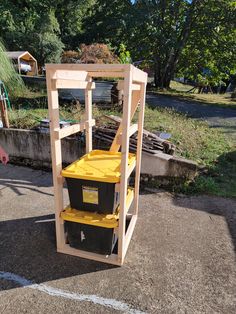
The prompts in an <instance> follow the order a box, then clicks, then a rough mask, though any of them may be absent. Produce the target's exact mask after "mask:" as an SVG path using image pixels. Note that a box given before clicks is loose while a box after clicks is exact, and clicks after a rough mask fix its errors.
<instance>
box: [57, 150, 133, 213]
mask: <svg viewBox="0 0 236 314" xmlns="http://www.w3.org/2000/svg"><path fill="white" fill-rule="evenodd" d="M134 162H135V155H134V154H129V159H128V164H129V166H132V163H134ZM120 166H121V153H120V152H110V151H103V150H93V151H91V152H90V153H89V154H86V155H85V156H83V157H82V158H81V159H79V160H77V161H75V162H73V163H72V164H71V165H69V166H68V167H66V168H65V169H63V170H62V176H63V177H65V178H66V182H67V187H68V192H69V198H70V206H71V207H72V208H74V209H78V210H82V211H90V212H97V213H100V214H113V213H114V212H115V211H116V209H117V207H118V205H119V202H120V195H119V193H118V192H116V191H115V184H116V183H119V182H120V176H121V171H120Z"/></svg>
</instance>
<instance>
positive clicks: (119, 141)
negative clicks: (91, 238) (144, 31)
mask: <svg viewBox="0 0 236 314" xmlns="http://www.w3.org/2000/svg"><path fill="white" fill-rule="evenodd" d="M96 77H116V78H121V79H122V80H121V81H119V83H118V88H119V89H120V90H121V91H122V93H123V99H124V101H123V117H122V121H121V123H120V126H119V128H118V131H117V134H116V136H115V138H114V141H113V143H112V145H111V148H110V151H114V152H117V151H119V149H120V148H121V179H120V183H119V184H116V191H120V213H119V226H118V228H117V229H116V230H115V232H116V234H117V235H118V254H111V255H109V256H104V255H100V254H95V253H91V252H85V251H82V250H78V249H75V248H72V247H70V246H69V245H68V244H66V242H65V240H66V239H65V232H64V221H63V220H62V218H61V217H60V213H61V211H62V210H63V209H64V203H63V182H64V178H63V177H62V176H61V170H62V154H61V139H62V138H64V137H66V136H69V135H72V134H74V133H76V132H78V131H81V130H85V134H86V152H87V153H88V152H90V151H91V150H92V126H93V125H94V124H95V122H94V120H93V119H92V89H93V88H94V87H95V86H94V83H93V82H92V79H93V78H96ZM46 78H47V92H48V109H49V118H50V136H51V155H52V169H53V185H54V207H55V218H56V241H57V251H58V252H60V253H65V254H70V255H75V256H79V257H82V258H87V259H92V260H96V261H100V262H105V263H110V264H114V265H119V266H120V265H122V264H123V262H124V258H125V255H126V252H127V249H128V246H129V243H130V240H131V237H132V234H133V231H134V227H135V224H136V221H137V216H138V204H139V183H140V169H141V155H142V154H141V153H142V133H143V120H144V109H145V92H146V84H147V74H146V73H145V72H143V71H141V70H139V69H137V68H136V67H134V66H132V65H130V64H47V65H46ZM76 87H77V88H81V89H84V90H85V121H82V122H81V123H79V124H75V125H72V126H70V127H67V128H65V129H60V126H59V104H58V88H76ZM137 108H139V114H138V124H133V125H131V120H132V117H133V116H134V113H135V112H136V110H137ZM136 131H138V143H137V151H136V163H135V165H133V166H132V167H129V166H128V153H129V138H130V136H131V135H132V134H134V132H136ZM135 166H136V171H135V188H134V209H133V212H132V213H130V212H129V208H130V206H131V203H132V202H129V203H127V199H126V197H127V188H128V178H129V176H130V174H131V172H132V170H134V167H135ZM127 216H130V219H131V220H130V223H129V227H128V229H127V230H126V217H127Z"/></svg>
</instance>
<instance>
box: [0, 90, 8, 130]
mask: <svg viewBox="0 0 236 314" xmlns="http://www.w3.org/2000/svg"><path fill="white" fill-rule="evenodd" d="M0 97H2V96H1V95H0ZM0 111H1V118H2V124H3V127H4V128H9V127H10V125H9V119H8V113H7V106H6V101H5V99H4V98H2V99H1V98H0Z"/></svg>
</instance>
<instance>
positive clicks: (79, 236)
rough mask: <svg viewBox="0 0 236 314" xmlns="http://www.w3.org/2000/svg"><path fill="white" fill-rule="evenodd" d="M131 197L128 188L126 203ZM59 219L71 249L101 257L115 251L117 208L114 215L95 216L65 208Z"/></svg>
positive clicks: (117, 223) (117, 224)
mask: <svg viewBox="0 0 236 314" xmlns="http://www.w3.org/2000/svg"><path fill="white" fill-rule="evenodd" d="M133 196H134V190H133V189H132V188H128V192H127V199H126V202H127V203H130V202H131V201H132V199H133ZM61 218H62V219H63V220H64V226H65V233H66V235H67V240H68V243H69V245H70V246H71V247H73V248H76V249H80V250H83V251H89V252H93V253H98V254H102V255H110V254H111V253H112V252H113V249H114V250H117V245H116V243H117V236H116V233H115V228H117V227H118V226H119V207H118V208H117V211H116V213H115V214H97V213H91V212H88V211H81V210H77V209H72V208H71V207H70V206H67V207H66V208H65V210H64V211H62V212H61ZM128 223H129V222H128ZM128 223H126V226H128ZM115 245H116V248H114V247H115Z"/></svg>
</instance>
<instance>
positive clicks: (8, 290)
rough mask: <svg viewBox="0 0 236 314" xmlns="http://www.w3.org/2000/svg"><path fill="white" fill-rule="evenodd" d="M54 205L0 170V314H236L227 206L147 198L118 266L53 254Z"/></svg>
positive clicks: (39, 189)
mask: <svg viewBox="0 0 236 314" xmlns="http://www.w3.org/2000/svg"><path fill="white" fill-rule="evenodd" d="M65 197H67V195H66V191H65ZM52 204H53V195H52V183H51V174H50V173H46V172H42V171H35V170H32V169H29V168H24V167H16V166H12V165H8V166H7V167H4V166H2V165H0V300H1V302H0V313H4V314H8V313H9V314H12V313H30V314H31V313H45V314H46V313H57V314H59V313H122V312H123V313H143V312H144V313H191V314H192V313H225V314H230V313H232V314H234V313H235V308H236V272H235V271H236V265H235V246H236V201H235V200H230V199H224V198H216V197H208V196H201V197H182V196H179V197H173V196H172V195H170V194H168V193H164V192H161V191H159V192H156V193H150V194H148V193H147V192H146V193H145V194H143V195H141V197H140V217H139V220H138V223H137V227H136V229H135V233H134V236H133V239H132V241H131V244H130V247H129V250H128V254H127V258H126V261H125V265H124V266H123V267H112V266H111V265H106V264H101V263H97V262H93V261H89V260H85V259H81V258H77V257H72V256H67V255H63V254H58V253H56V250H55V230H54V221H53V218H54V217H53V211H52Z"/></svg>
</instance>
